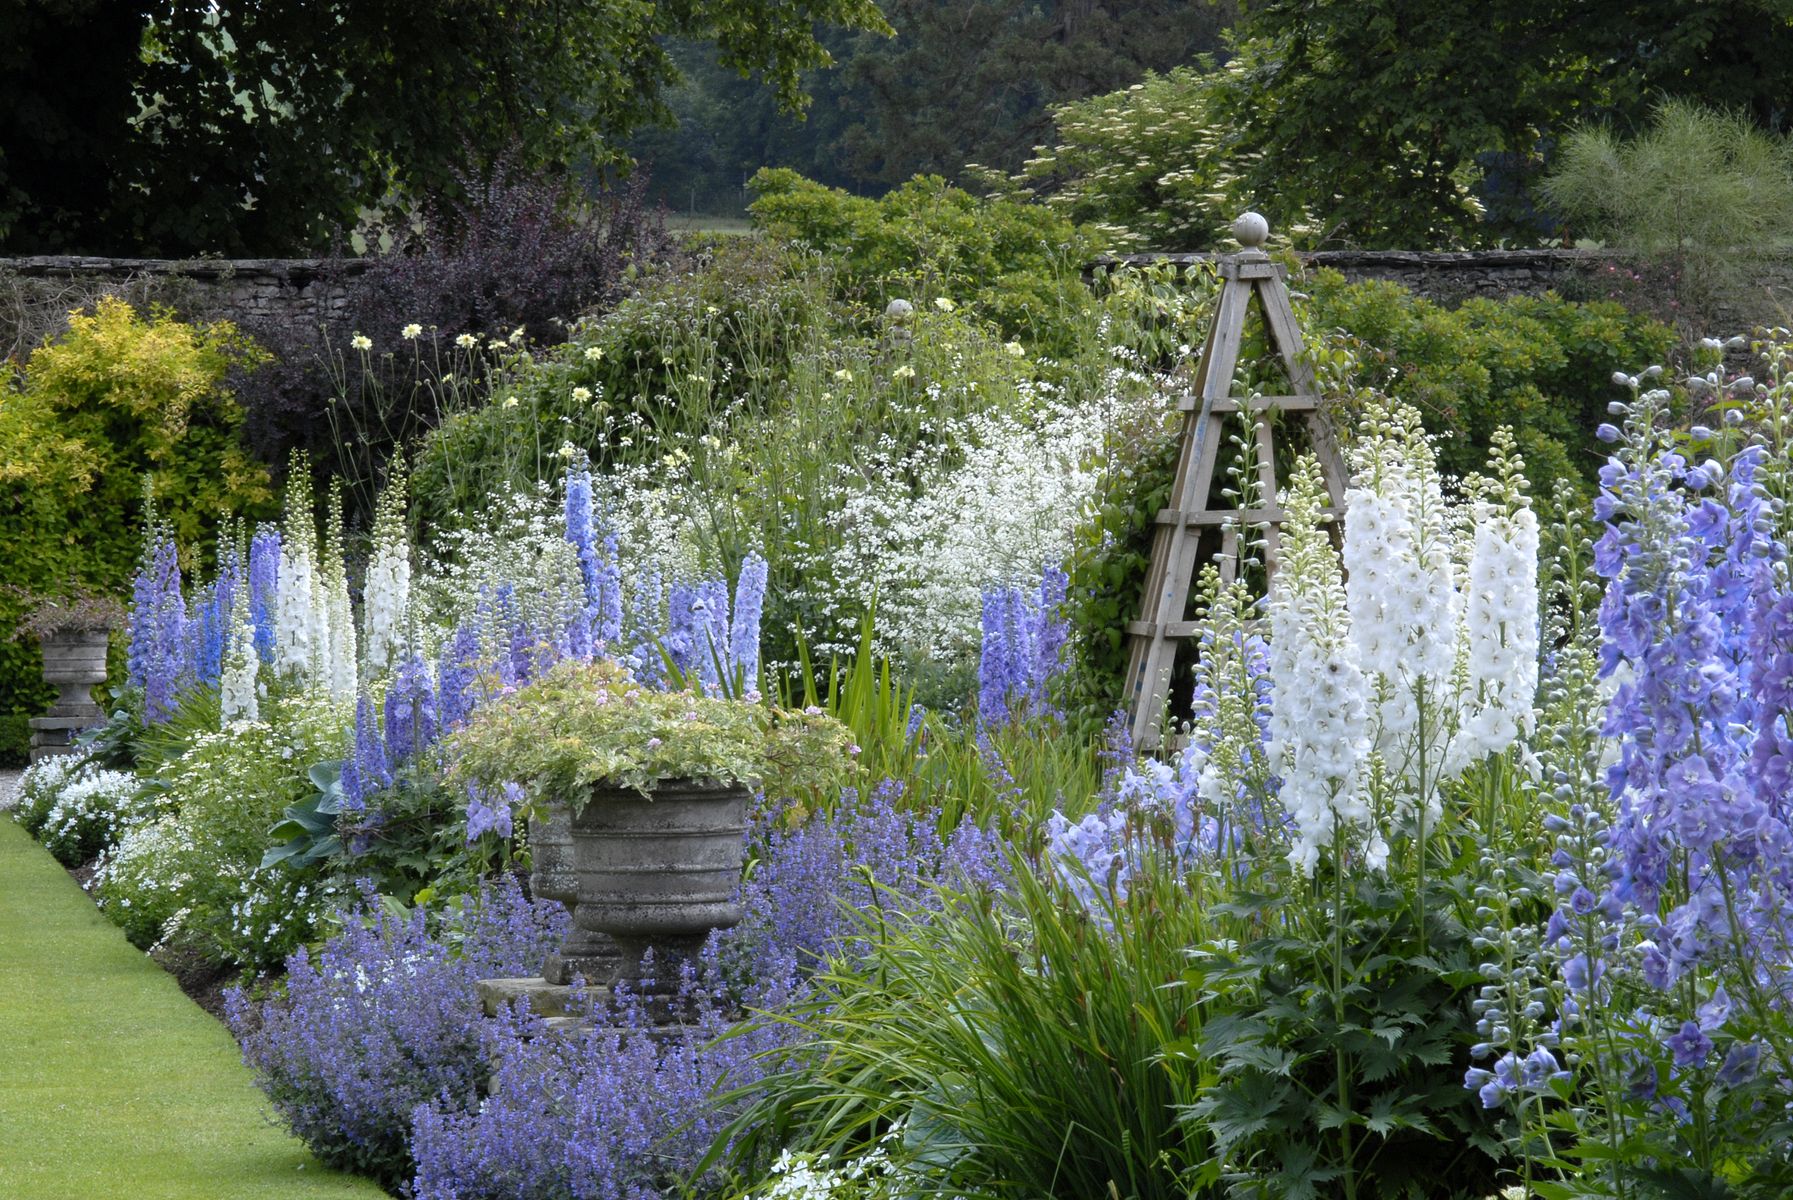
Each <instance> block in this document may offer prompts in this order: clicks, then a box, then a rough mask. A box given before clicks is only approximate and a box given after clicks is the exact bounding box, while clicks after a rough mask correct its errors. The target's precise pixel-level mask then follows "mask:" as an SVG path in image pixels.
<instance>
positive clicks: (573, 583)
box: [412, 476, 695, 631]
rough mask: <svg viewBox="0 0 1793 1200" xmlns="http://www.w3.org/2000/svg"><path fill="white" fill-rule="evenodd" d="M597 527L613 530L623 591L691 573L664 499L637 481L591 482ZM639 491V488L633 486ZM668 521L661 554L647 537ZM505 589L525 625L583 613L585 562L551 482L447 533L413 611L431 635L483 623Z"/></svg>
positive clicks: (507, 495)
mask: <svg viewBox="0 0 1793 1200" xmlns="http://www.w3.org/2000/svg"><path fill="white" fill-rule="evenodd" d="M592 482H593V487H594V491H596V492H598V493H599V494H598V496H597V507H598V509H599V517H598V520H599V521H600V522H604V521H609V522H613V523H614V524H613V525H611V526H610V527H611V528H615V529H616V530H617V534H618V543H619V548H618V557H619V559H620V561H621V562H622V563H623V564H624V567H623V570H624V584H625V586H630V585H631V584H632V583H633V582H634V581H635V580H636V579H638V578H640V577H641V575H642V574H643V573H651V572H652V571H654V570H656V569H657V570H659V571H660V572H661V577H662V578H669V577H671V576H672V575H674V574H677V573H678V572H680V571H681V570H684V571H686V572H689V571H691V570H692V566H691V564H692V563H693V562H694V560H695V555H694V554H690V553H681V552H679V550H678V549H677V548H676V537H677V535H676V533H675V532H674V531H675V530H676V529H677V528H678V526H679V525H680V524H681V523H682V522H680V521H678V520H675V519H674V518H672V517H670V516H665V515H658V514H656V509H658V508H660V507H661V506H662V505H669V504H671V503H672V501H671V499H670V498H669V497H668V496H667V495H666V493H664V492H662V491H659V490H657V489H654V488H652V487H650V486H647V485H646V481H645V480H643V479H640V478H638V477H633V476H622V477H618V476H594V478H593V480H592ZM631 485H635V486H631ZM654 519H658V520H659V521H660V522H661V525H660V528H659V530H658V532H659V534H660V536H661V539H662V543H663V545H661V546H655V545H653V544H652V537H653V532H652V531H649V530H646V529H644V528H642V525H643V524H645V523H647V522H648V521H650V520H654ZM500 589H508V590H509V594H510V595H511V596H512V597H513V598H514V601H515V603H516V604H517V605H518V606H519V611H520V612H521V614H522V615H523V616H524V617H525V618H526V619H532V620H533V619H535V618H544V619H543V620H541V621H539V622H538V623H539V624H543V625H547V624H550V623H552V622H551V621H549V620H546V619H545V618H549V617H553V616H556V615H558V614H563V613H564V612H566V611H567V610H568V608H569V606H570V607H572V608H577V607H578V606H579V605H582V604H583V603H584V602H585V601H584V596H585V584H584V581H583V577H582V576H581V574H580V568H579V556H578V553H577V552H576V551H575V550H574V549H573V546H572V545H571V543H569V542H568V541H567V538H566V514H565V511H564V509H563V502H562V498H561V495H560V490H559V481H558V480H555V481H544V482H542V483H541V484H539V485H537V487H536V488H535V489H534V490H532V491H529V492H516V491H507V492H503V493H501V494H498V495H494V496H493V497H492V498H491V503H490V505H489V506H488V507H487V508H486V510H485V511H484V512H481V513H478V514H474V515H471V516H470V517H469V519H468V520H467V521H466V523H465V524H464V525H462V526H461V527H459V528H456V529H452V530H446V531H444V532H443V533H442V534H441V536H439V537H438V538H437V539H436V541H435V542H434V544H433V545H432V546H431V547H430V549H429V552H428V554H427V556H426V559H425V565H424V569H423V570H422V571H421V572H420V573H419V576H418V577H417V578H416V579H415V580H414V582H413V589H412V593H413V604H414V611H415V612H416V613H417V614H418V616H419V618H420V619H421V620H422V622H423V623H424V624H425V625H426V626H427V627H428V629H432V630H436V631H446V630H451V629H453V628H454V627H455V626H456V625H459V624H461V623H463V622H469V623H477V622H478V620H479V616H480V610H481V608H482V607H483V606H486V605H488V604H490V603H491V599H492V597H493V596H495V595H496V594H497V593H498V591H499V590H500Z"/></svg>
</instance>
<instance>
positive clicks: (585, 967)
mask: <svg viewBox="0 0 1793 1200" xmlns="http://www.w3.org/2000/svg"><path fill="white" fill-rule="evenodd" d="M529 858H530V863H531V869H530V872H529V890H530V893H531V894H532V895H536V896H540V897H543V898H544V899H548V900H558V901H560V902H561V903H562V904H564V905H565V906H566V910H567V915H568V916H569V917H573V918H575V920H574V924H573V926H572V928H571V929H570V930H569V931H568V932H567V936H566V938H565V939H564V940H563V941H562V942H561V944H560V948H559V949H557V950H554V951H551V952H550V953H549V954H548V956H547V958H546V959H545V960H544V961H543V962H542V978H544V979H546V980H547V981H548V982H549V983H551V984H555V985H564V984H569V983H571V982H572V981H573V977H574V976H578V977H580V978H582V979H584V980H585V982H586V983H587V984H588V985H590V986H593V987H605V986H608V985H609V983H610V981H611V979H612V978H614V977H615V975H616V969H617V966H618V965H619V964H620V962H621V961H622V960H621V954H620V953H619V952H618V950H617V948H616V942H615V941H613V940H612V939H611V937H610V935H608V934H605V933H599V932H598V931H597V930H595V929H585V928H583V927H581V926H580V925H579V924H578V923H577V916H578V912H579V872H578V868H577V864H576V863H575V862H574V861H573V811H572V809H571V808H569V807H568V806H567V805H566V804H564V803H562V804H554V805H550V806H549V807H548V808H547V810H546V811H545V812H544V813H543V814H542V815H541V816H539V817H534V818H532V819H531V820H530V822H529Z"/></svg>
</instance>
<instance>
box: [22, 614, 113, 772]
mask: <svg viewBox="0 0 1793 1200" xmlns="http://www.w3.org/2000/svg"><path fill="white" fill-rule="evenodd" d="M109 640H110V634H109V632H108V631H107V630H105V629H59V630H57V631H55V632H54V633H46V634H44V635H43V636H42V637H40V638H39V639H38V645H39V646H40V647H42V649H43V655H44V682H45V683H47V684H49V685H50V686H51V687H54V688H55V689H56V692H57V695H56V702H55V703H54V704H52V705H51V706H50V711H49V712H48V713H47V714H46V715H44V716H41V717H34V718H32V720H31V721H30V726H31V761H32V762H36V761H38V760H39V759H41V758H47V757H49V756H50V755H52V754H66V753H68V752H69V751H70V750H72V749H73V748H74V740H75V734H76V733H78V732H79V731H81V730H83V729H90V728H92V727H93V726H95V725H98V724H100V723H101V722H103V721H104V720H105V719H106V714H105V711H104V710H103V709H101V708H100V706H99V705H97V704H95V703H94V702H93V697H92V695H91V694H90V692H91V689H92V688H93V687H94V685H95V684H100V683H104V682H106V645H107V642H108V641H109Z"/></svg>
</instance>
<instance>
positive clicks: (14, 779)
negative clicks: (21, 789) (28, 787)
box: [0, 767, 25, 811]
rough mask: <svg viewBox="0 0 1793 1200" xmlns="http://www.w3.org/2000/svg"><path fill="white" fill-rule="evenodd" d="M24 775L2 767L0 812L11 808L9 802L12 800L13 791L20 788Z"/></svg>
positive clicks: (18, 771)
mask: <svg viewBox="0 0 1793 1200" xmlns="http://www.w3.org/2000/svg"><path fill="white" fill-rule="evenodd" d="M24 773H25V772H23V771H20V770H17V769H14V768H11V767H0V811H4V810H5V809H7V808H10V807H11V805H10V804H9V803H8V802H9V801H10V800H11V799H12V793H13V789H14V788H16V787H18V786H19V777H20V776H22V775H23V774H24Z"/></svg>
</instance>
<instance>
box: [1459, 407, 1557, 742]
mask: <svg viewBox="0 0 1793 1200" xmlns="http://www.w3.org/2000/svg"><path fill="white" fill-rule="evenodd" d="M1489 465H1490V466H1491V468H1492V470H1493V476H1494V477H1493V478H1492V479H1490V480H1487V481H1484V482H1483V484H1482V486H1481V489H1480V492H1481V494H1480V495H1479V496H1478V497H1477V498H1476V500H1475V502H1474V513H1475V516H1474V531H1473V533H1472V534H1471V541H1470V550H1469V568H1468V571H1467V573H1466V574H1467V579H1466V587H1467V595H1466V596H1465V598H1464V606H1463V640H1464V654H1463V658H1464V669H1463V673H1462V688H1463V694H1462V697H1461V701H1460V706H1461V710H1462V726H1461V728H1460V729H1459V730H1458V733H1457V736H1456V738H1455V739H1454V741H1453V745H1452V754H1451V758H1452V765H1453V766H1454V767H1455V768H1456V769H1459V770H1460V769H1461V768H1462V767H1465V766H1468V765H1469V764H1470V763H1472V762H1475V761H1476V760H1477V759H1480V758H1482V757H1483V756H1485V755H1489V754H1498V753H1500V752H1501V751H1503V750H1505V749H1506V748H1507V747H1508V746H1510V745H1512V744H1513V742H1514V741H1515V740H1516V739H1517V738H1518V736H1519V734H1520V733H1521V732H1522V731H1523V732H1526V733H1529V732H1530V731H1531V728H1532V705H1533V700H1534V699H1535V697H1536V694H1537V690H1538V517H1537V514H1536V513H1535V512H1533V511H1532V507H1531V501H1530V500H1529V499H1528V498H1527V497H1526V495H1525V475H1524V470H1525V460H1524V459H1522V458H1520V457H1519V454H1518V451H1517V449H1516V447H1515V445H1514V441H1513V435H1512V433H1511V431H1510V430H1508V429H1506V428H1504V427H1503V428H1501V429H1497V430H1495V432H1494V439H1493V450H1492V452H1491V454H1490V464H1489Z"/></svg>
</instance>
